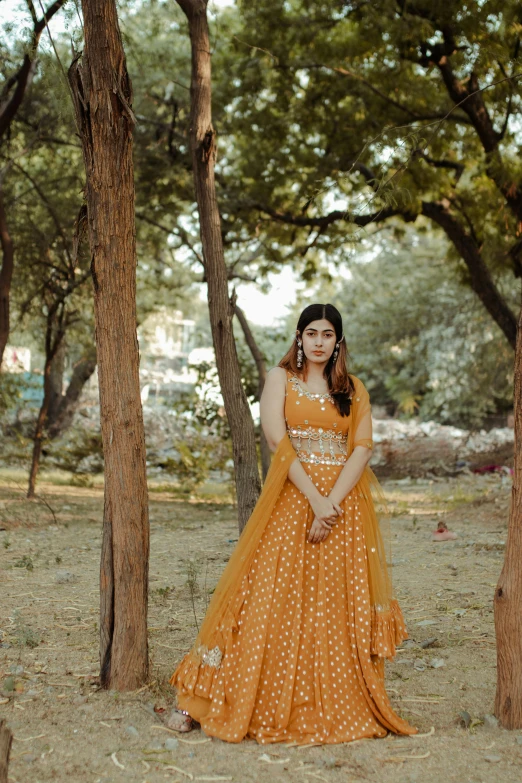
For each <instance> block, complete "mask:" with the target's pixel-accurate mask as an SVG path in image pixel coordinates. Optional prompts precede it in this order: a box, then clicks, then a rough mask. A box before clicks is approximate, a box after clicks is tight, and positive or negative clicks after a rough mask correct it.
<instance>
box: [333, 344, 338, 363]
mask: <svg viewBox="0 0 522 783" xmlns="http://www.w3.org/2000/svg"><path fill="white" fill-rule="evenodd" d="M338 356H339V343H335V351H334V352H333V360H334V363H335V362H336V361H337V357H338Z"/></svg>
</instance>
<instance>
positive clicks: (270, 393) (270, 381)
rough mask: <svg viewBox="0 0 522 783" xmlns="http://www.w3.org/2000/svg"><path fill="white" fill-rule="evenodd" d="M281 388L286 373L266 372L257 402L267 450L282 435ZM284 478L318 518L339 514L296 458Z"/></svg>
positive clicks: (273, 446) (282, 369)
mask: <svg viewBox="0 0 522 783" xmlns="http://www.w3.org/2000/svg"><path fill="white" fill-rule="evenodd" d="M285 389H286V370H285V369H284V368H283V367H273V368H272V369H271V370H269V372H268V373H267V376H266V379H265V385H264V387H263V393H262V394H261V399H260V401H259V408H260V414H261V426H262V427H263V432H264V433H265V437H266V441H267V443H268V447H269V449H270V451H275V450H276V449H277V445H278V443H279V442H280V441H281V440H282V439H283V438H284V436H285V434H286V422H285ZM288 478H289V479H290V481H291V482H292V484H295V486H296V487H297V489H299V490H300V491H301V492H302V493H303V495H304V496H305V497H306V498H307V499H308V501H309V503H310V505H311V506H312V509H313V511H314V514H315V515H316V516H317V517H318V518H320V519H330V518H335V517H336V516H337V514H338V513H341V509H340V507H338V508H335V506H336V503H335V502H334V501H333V500H331V499H328V498H325V497H324V495H321V493H320V492H319V490H318V489H317V487H316V486H315V484H314V483H313V481H312V479H311V478H310V476H309V475H308V473H307V472H306V470H305V469H304V468H303V466H302V465H301V463H300V462H299V460H298V459H295V460H294V461H293V462H292V464H291V466H290V469H289V471H288Z"/></svg>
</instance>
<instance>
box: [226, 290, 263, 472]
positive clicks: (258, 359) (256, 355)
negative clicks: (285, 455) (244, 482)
mask: <svg viewBox="0 0 522 783" xmlns="http://www.w3.org/2000/svg"><path fill="white" fill-rule="evenodd" d="M235 312H236V316H237V320H238V321H239V323H240V324H241V328H242V330H243V334H244V335H245V340H246V343H247V345H248V347H249V349H250V353H251V354H252V357H253V359H254V361H255V363H256V367H257V378H258V383H257V399H258V401H259V400H260V399H261V395H262V393H263V388H264V385H265V379H266V366H265V359H264V356H263V354H262V353H261V351H260V350H259V346H258V344H257V343H256V340H255V337H254V335H253V334H252V330H251V329H250V324H249V323H248V321H247V319H246V316H245V313H244V312H243V310H242V309H241V308H240V307H239V305H237V304H236V307H235ZM259 449H260V451H261V469H262V472H263V481H264V480H265V478H266V474H267V473H268V469H269V468H270V460H271V452H270V448H269V446H268V443H267V440H266V438H265V433H264V432H263V427H262V426H260V427H259Z"/></svg>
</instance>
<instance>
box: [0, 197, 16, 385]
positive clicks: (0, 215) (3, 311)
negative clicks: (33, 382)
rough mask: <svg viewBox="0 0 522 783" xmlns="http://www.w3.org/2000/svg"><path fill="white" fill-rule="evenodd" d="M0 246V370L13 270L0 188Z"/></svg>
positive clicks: (11, 252) (5, 343) (10, 245)
mask: <svg viewBox="0 0 522 783" xmlns="http://www.w3.org/2000/svg"><path fill="white" fill-rule="evenodd" d="M0 244H1V245H2V268H1V269H0V370H1V368H2V360H3V358H4V351H5V346H6V345H7V341H8V340H9V301H10V296H11V280H12V278H13V269H14V247H13V240H12V239H11V235H10V234H9V229H8V227H7V215H6V211H5V204H4V193H3V191H2V189H1V188H0Z"/></svg>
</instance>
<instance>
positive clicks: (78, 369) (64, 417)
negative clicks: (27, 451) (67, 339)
mask: <svg viewBox="0 0 522 783" xmlns="http://www.w3.org/2000/svg"><path fill="white" fill-rule="evenodd" d="M95 369H96V351H95V350H94V349H93V350H92V352H90V353H89V354H88V355H87V356H83V357H82V358H81V359H80V360H79V361H78V362H76V364H75V365H74V368H73V374H72V377H71V380H70V381H69V385H68V386H67V391H66V392H65V394H64V395H63V396H62V398H61V399H60V400H59V402H58V405H57V406H56V410H55V411H54V413H53V414H51V412H49V413H48V415H47V434H48V435H49V438H50V439H51V440H54V439H55V438H59V437H60V435H62V433H64V432H65V430H66V429H67V428H68V427H70V426H71V423H72V420H73V417H74V414H75V413H76V409H77V407H78V403H79V401H80V396H81V393H82V391H83V387H84V386H85V384H86V383H87V381H88V380H89V378H90V377H91V375H92V374H93V372H94V371H95Z"/></svg>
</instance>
